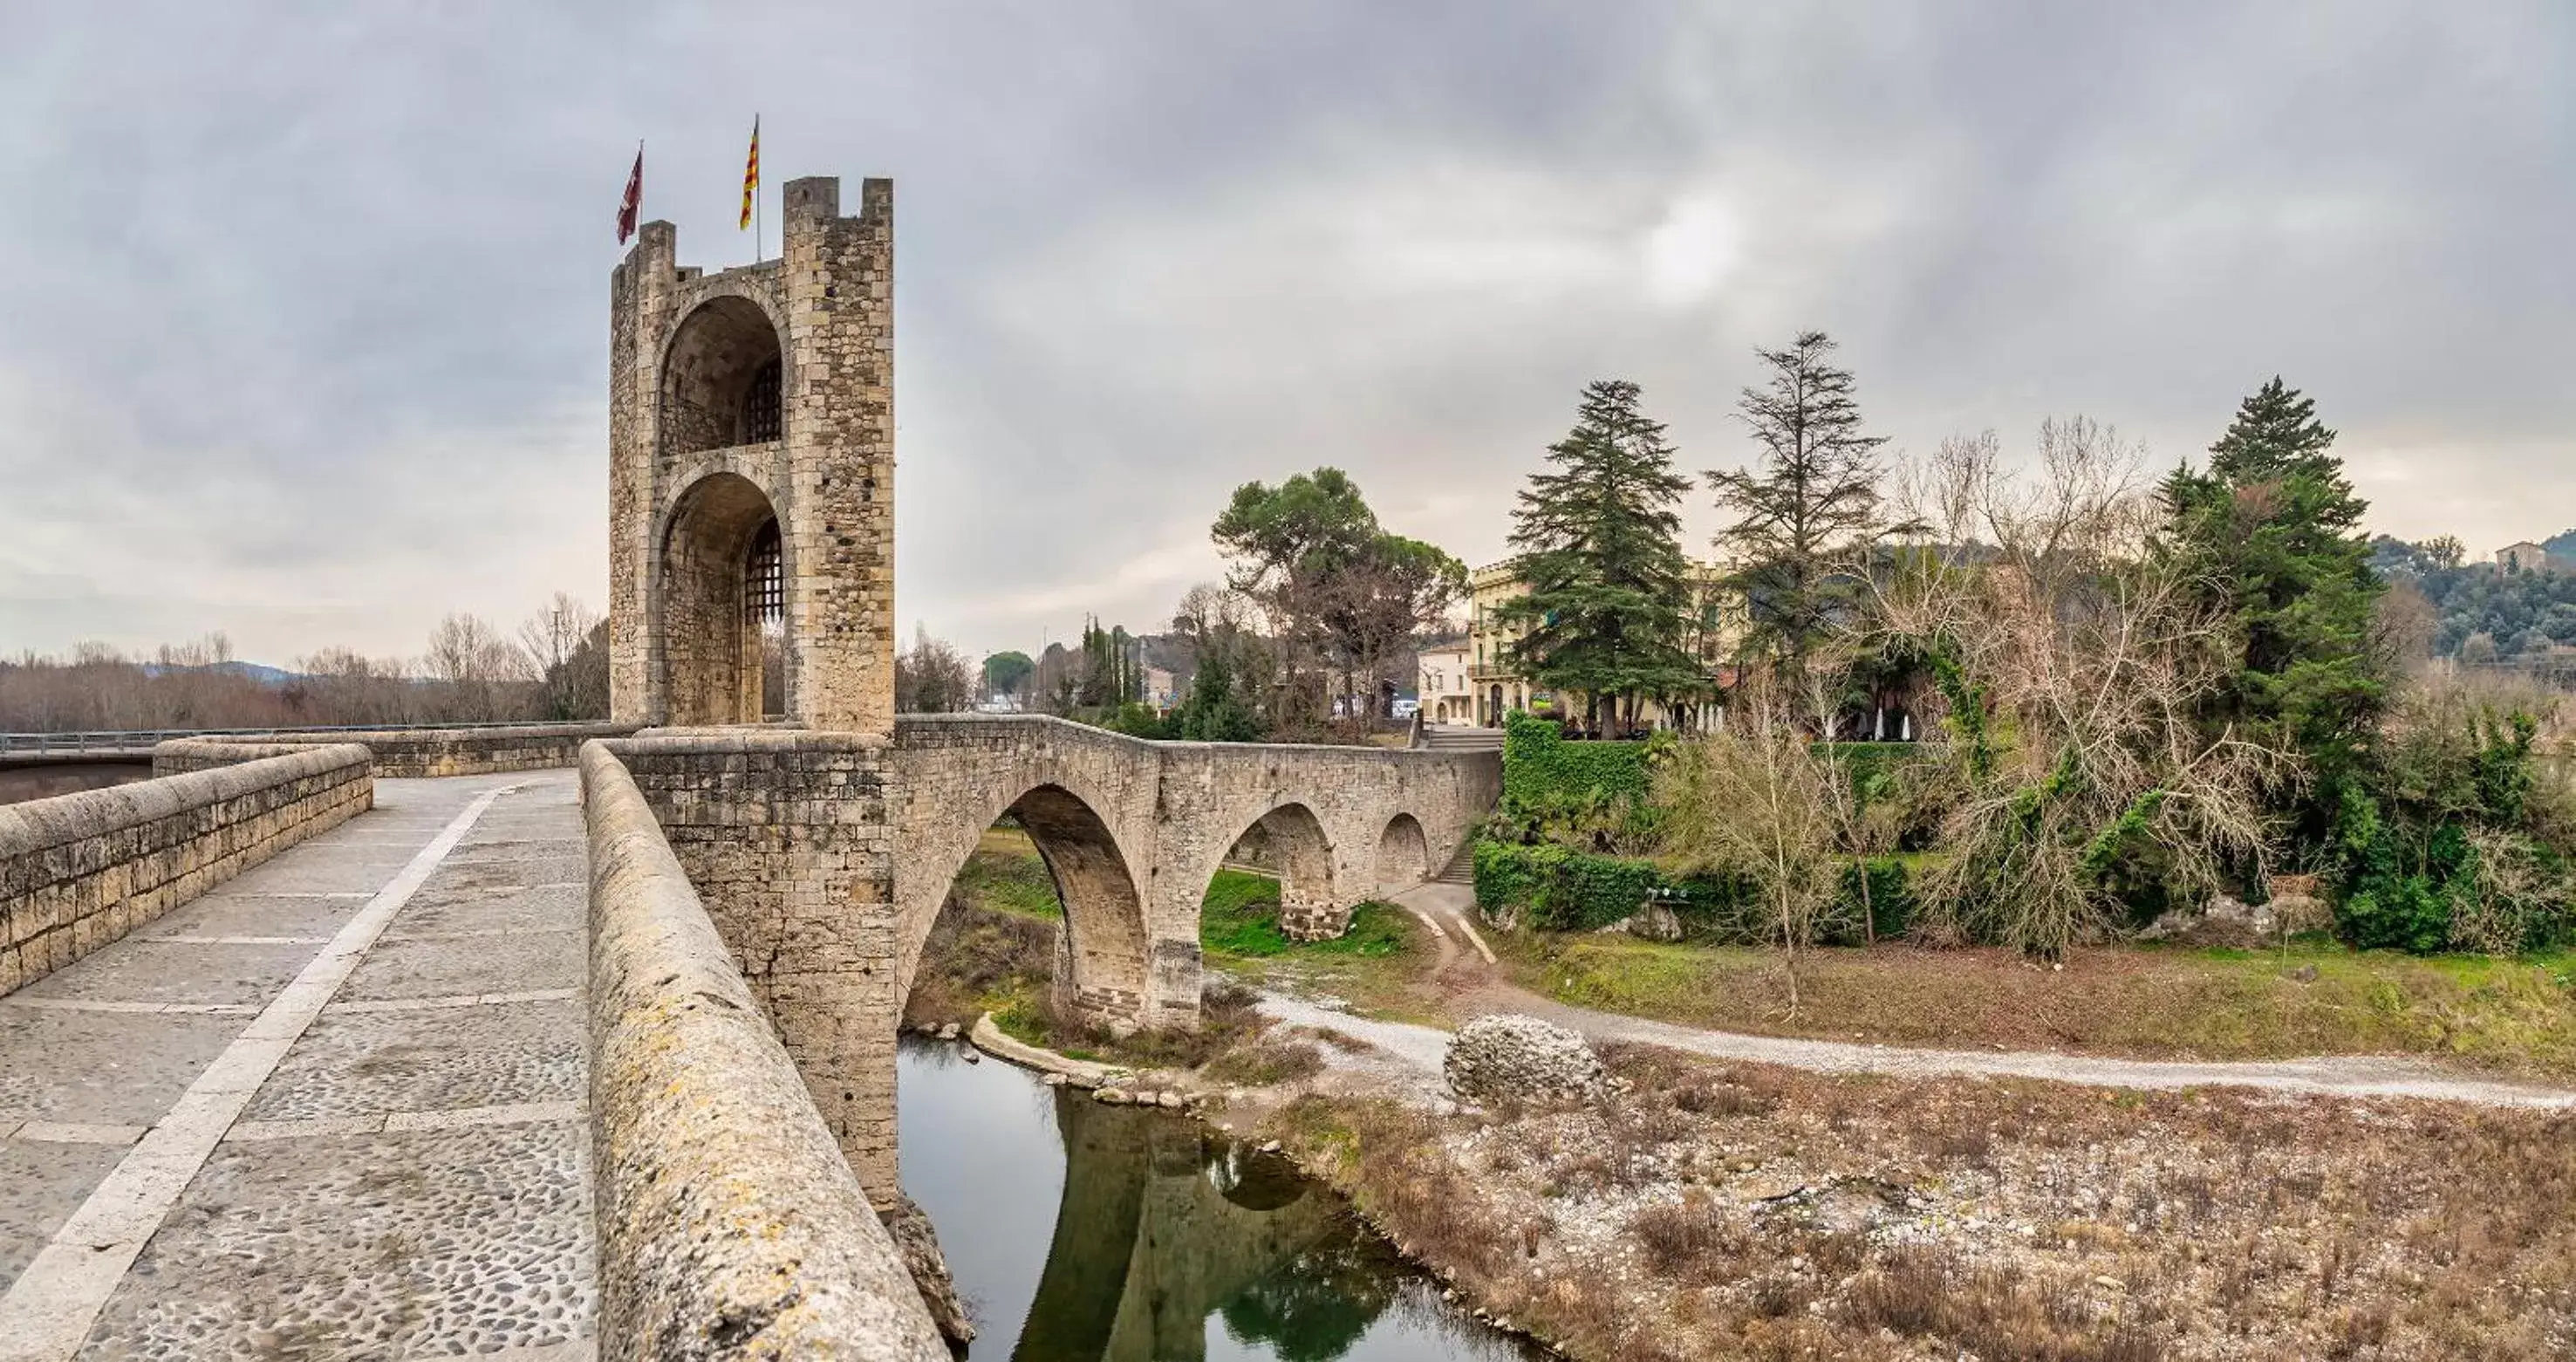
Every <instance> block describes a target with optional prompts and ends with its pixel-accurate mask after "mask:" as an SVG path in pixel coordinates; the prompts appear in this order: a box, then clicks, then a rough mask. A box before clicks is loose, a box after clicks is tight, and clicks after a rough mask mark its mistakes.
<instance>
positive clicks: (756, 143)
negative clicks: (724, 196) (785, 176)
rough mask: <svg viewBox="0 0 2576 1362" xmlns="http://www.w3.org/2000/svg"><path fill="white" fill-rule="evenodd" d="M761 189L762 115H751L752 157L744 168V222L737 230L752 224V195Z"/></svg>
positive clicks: (744, 228) (745, 228)
mask: <svg viewBox="0 0 2576 1362" xmlns="http://www.w3.org/2000/svg"><path fill="white" fill-rule="evenodd" d="M759 191H760V115H758V114H753V115H752V116H751V159H750V160H749V161H747V162H745V163H744V165H743V168H742V222H741V224H740V225H739V226H738V227H737V229H736V230H747V229H749V228H750V226H751V203H752V196H753V195H755V194H757V193H758V192H759Z"/></svg>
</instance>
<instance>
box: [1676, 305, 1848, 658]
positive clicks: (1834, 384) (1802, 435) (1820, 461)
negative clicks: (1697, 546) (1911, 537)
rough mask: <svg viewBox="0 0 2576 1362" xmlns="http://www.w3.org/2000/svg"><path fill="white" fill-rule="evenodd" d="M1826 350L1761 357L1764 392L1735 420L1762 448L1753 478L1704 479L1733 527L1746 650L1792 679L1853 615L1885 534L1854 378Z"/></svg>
mask: <svg viewBox="0 0 2576 1362" xmlns="http://www.w3.org/2000/svg"><path fill="white" fill-rule="evenodd" d="M1833 349H1834V343H1833V341H1832V340H1831V339H1830V338H1828V337H1827V336H1826V335H1825V333H1823V332H1821V331H1809V332H1805V333H1803V334H1801V335H1800V336H1799V337H1798V339H1797V340H1796V342H1795V343H1793V344H1792V345H1790V347H1789V348H1788V349H1785V350H1757V351H1755V352H1754V353H1756V354H1758V355H1760V356H1761V357H1762V362H1763V363H1764V364H1765V365H1768V366H1769V367H1770V369H1771V380H1770V382H1769V383H1768V384H1767V385H1765V386H1763V387H1759V388H1746V389H1745V390H1744V394H1743V396H1742V397H1741V398H1740V399H1738V401H1737V404H1736V407H1737V414H1738V417H1739V419H1741V420H1742V421H1743V422H1744V424H1745V425H1746V426H1747V427H1748V428H1750V429H1751V430H1752V432H1753V438H1754V441H1755V442H1756V443H1758V444H1760V445H1761V446H1762V458H1761V463H1760V466H1759V468H1747V469H1729V470H1712V471H1711V472H1710V473H1709V474H1708V483H1709V487H1710V489H1711V490H1712V491H1714V492H1716V493H1717V503H1718V506H1719V508H1720V509H1722V510H1728V511H1732V512H1733V513H1734V515H1735V520H1734V523H1733V524H1731V525H1729V526H1728V527H1727V529H1726V533H1725V537H1724V539H1722V540H1721V541H1720V542H1722V543H1725V544H1727V545H1728V547H1729V548H1730V550H1731V554H1732V557H1733V559H1734V561H1735V564H1736V568H1735V572H1734V574H1733V576H1732V578H1731V580H1730V585H1732V586H1733V587H1734V588H1735V589H1736V590H1738V591H1740V592H1742V593H1743V595H1744V599H1745V601H1746V603H1747V604H1748V605H1750V607H1751V614H1752V623H1751V629H1750V630H1749V632H1748V634H1747V636H1746V639H1745V644H1746V647H1747V649H1748V651H1750V652H1753V653H1756V654H1769V655H1771V656H1773V657H1776V658H1778V659H1780V660H1781V661H1783V662H1785V663H1786V664H1787V665H1788V666H1789V667H1790V668H1792V669H1793V670H1794V669H1797V668H1799V667H1802V666H1803V665H1804V663H1805V659H1806V656H1807V654H1808V652H1809V650H1811V649H1813V648H1814V647H1815V646H1816V645H1817V644H1819V643H1821V642H1823V641H1824V640H1825V638H1826V637H1827V636H1828V635H1830V634H1831V632H1832V631H1833V629H1834V628H1835V626H1836V623H1837V622H1838V621H1839V620H1841V619H1843V618H1844V617H1845V616H1846V614H1847V612H1848V611H1850V610H1851V609H1852V608H1853V607H1854V605H1855V603H1856V600H1857V597H1858V595H1859V591H1860V587H1861V582H1860V580H1859V579H1858V578H1857V577H1855V576H1854V575H1853V568H1854V566H1855V564H1856V562H1857V561H1858V560H1859V558H1860V557H1861V556H1862V555H1863V554H1865V553H1866V552H1867V550H1868V547H1869V545H1870V544H1872V543H1873V542H1875V541H1876V540H1877V538H1878V537H1879V536H1880V535H1882V534H1884V533H1886V532H1887V526H1886V524H1885V521H1884V518H1883V516H1882V514H1881V511H1880V497H1879V482H1880V480H1881V478H1883V477H1884V476H1885V470H1884V469H1882V468H1881V467H1880V466H1879V461H1878V447H1879V446H1880V445H1882V444H1885V443H1886V440H1885V438H1884V437H1881V436H1876V435H1864V434H1862V433H1861V418H1860V404H1859V403H1858V402H1857V401H1855V400H1854V399H1853V397H1852V375H1851V371H1850V370H1848V369H1838V368H1835V367H1834V366H1833V365H1832V364H1830V363H1828V362H1827V357H1828V356H1830V355H1831V354H1832V352H1833Z"/></svg>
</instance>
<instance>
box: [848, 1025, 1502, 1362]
mask: <svg viewBox="0 0 2576 1362" xmlns="http://www.w3.org/2000/svg"><path fill="white" fill-rule="evenodd" d="M900 1074H901V1078H900V1082H901V1090H900V1098H899V1100H898V1102H897V1106H896V1110H897V1112H898V1114H899V1120H900V1122H901V1126H902V1139H903V1185H904V1190H905V1191H907V1192H909V1193H911V1195H912V1198H913V1200H914V1201H916V1202H919V1203H920V1204H921V1207H922V1209H924V1210H926V1211H928V1212H929V1213H930V1219H931V1223H932V1224H934V1225H936V1226H937V1227H938V1230H939V1242H940V1246H941V1248H942V1249H943V1250H944V1251H945V1252H946V1253H947V1255H948V1265H949V1268H950V1270H951V1271H952V1272H953V1273H954V1274H955V1275H956V1278H957V1287H958V1291H959V1293H960V1294H961V1295H963V1296H964V1297H965V1298H966V1300H967V1302H968V1308H969V1310H970V1311H971V1312H972V1314H973V1316H974V1319H975V1324H976V1327H977V1329H978V1330H979V1331H980V1336H979V1337H978V1338H977V1339H976V1340H975V1344H974V1346H973V1348H972V1349H971V1350H970V1352H969V1356H970V1357H971V1358H976V1359H1002V1358H1008V1359H1011V1362H1197V1360H1198V1359H1201V1358H1206V1359H1211V1360H1212V1362H1534V1360H1535V1359H1538V1358H1542V1357H1545V1356H1546V1355H1547V1354H1545V1353H1544V1352H1542V1351H1540V1350H1538V1349H1536V1348H1534V1347H1532V1346H1530V1345H1529V1344H1527V1343H1526V1342H1524V1341H1522V1340H1519V1339H1517V1338H1515V1337H1513V1336H1510V1335H1506V1334H1503V1333H1501V1332H1499V1331H1497V1330H1494V1329H1492V1328H1490V1327H1488V1326H1486V1325H1484V1324H1481V1323H1479V1322H1478V1321H1476V1320H1475V1319H1474V1318H1473V1317H1472V1316H1470V1315H1468V1314H1466V1313H1465V1312H1463V1311H1461V1310H1460V1309H1459V1308H1458V1307H1456V1306H1455V1305H1452V1304H1449V1303H1447V1302H1444V1301H1442V1300H1441V1299H1440V1290H1439V1287H1438V1285H1437V1284H1436V1283H1434V1282H1433V1281H1432V1280H1431V1279H1430V1278H1429V1277H1428V1276H1426V1275H1425V1274H1423V1273H1422V1272H1421V1271H1419V1270H1418V1269H1415V1268H1413V1267H1412V1266H1410V1265H1409V1264H1407V1263H1405V1262H1404V1261H1403V1260H1402V1259H1400V1258H1398V1257H1397V1256H1396V1255H1395V1253H1394V1251H1393V1250H1392V1249H1391V1248H1389V1247H1388V1246H1387V1244H1386V1243H1385V1241H1384V1240H1382V1239H1380V1238H1378V1237H1377V1236H1376V1235H1375V1234H1374V1233H1372V1232H1371V1231H1370V1230H1369V1229H1368V1227H1367V1226H1365V1225H1363V1224H1361V1223H1360V1221H1359V1220H1358V1219H1357V1217H1355V1216H1353V1215H1352V1214H1351V1212H1350V1210H1349V1208H1348V1207H1347V1206H1346V1205H1345V1204H1343V1202H1342V1201H1341V1199H1340V1198H1339V1197H1337V1196H1335V1195H1334V1194H1333V1193H1331V1192H1330V1191H1329V1190H1327V1189H1325V1188H1323V1187H1321V1186H1319V1185H1317V1184H1315V1183H1312V1182H1310V1181H1308V1180H1307V1179H1305V1178H1304V1177H1302V1176H1301V1175H1299V1174H1298V1173H1297V1172H1296V1171H1295V1169H1294V1168H1292V1167H1290V1166H1289V1165H1288V1163H1287V1162H1286V1161H1285V1160H1284V1159H1280V1158H1278V1157H1277V1156H1275V1155H1263V1154H1259V1153H1256V1152H1254V1151H1253V1150H1252V1149H1250V1148H1249V1147H1247V1146H1245V1145H1243V1144H1241V1143H1240V1142H1236V1141H1230V1140H1227V1139H1225V1138H1223V1137H1221V1136H1217V1135H1214V1134H1212V1133H1209V1132H1206V1131H1204V1130H1203V1129H1202V1128H1201V1127H1200V1126H1199V1125H1198V1123H1196V1122H1195V1121H1192V1120H1190V1119H1188V1118H1186V1117H1183V1116H1181V1115H1179V1114H1177V1113H1169V1112H1159V1111H1140V1110H1136V1109H1134V1108H1129V1107H1110V1106H1103V1105H1101V1104H1099V1103H1097V1102H1094V1101H1092V1100H1091V1099H1090V1096H1089V1094H1087V1093H1082V1092H1078V1091H1076V1090H1073V1089H1069V1088H1049V1087H1046V1086H1045V1085H1043V1084H1041V1083H1039V1082H1038V1081H1037V1077H1036V1075H1034V1074H1030V1073H1028V1072H1026V1071H1024V1070H1021V1069H1018V1068H1015V1067H1013V1066H1011V1065H1008V1064H1004V1063H1001V1062H999V1061H997V1060H986V1061H984V1062H982V1063H980V1064H969V1063H967V1062H965V1061H964V1060H963V1059H962V1058H960V1050H959V1046H958V1045H956V1044H951V1043H947V1042H940V1041H931V1040H923V1039H918V1038H911V1037H907V1038H906V1039H905V1041H904V1044H903V1051H902V1057H901V1060H900Z"/></svg>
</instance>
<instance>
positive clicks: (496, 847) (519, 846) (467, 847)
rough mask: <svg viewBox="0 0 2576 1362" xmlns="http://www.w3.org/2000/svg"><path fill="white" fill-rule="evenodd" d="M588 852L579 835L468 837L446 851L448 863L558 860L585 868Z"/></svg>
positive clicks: (468, 863) (478, 863)
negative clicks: (573, 836)
mask: <svg viewBox="0 0 2576 1362" xmlns="http://www.w3.org/2000/svg"><path fill="white" fill-rule="evenodd" d="M588 854H589V853H588V852H586V851H585V850H583V844H582V843H581V841H580V840H579V839H577V838H570V837H550V838H545V839H542V840H539V839H530V838H496V839H494V840H492V841H484V840H482V839H481V838H468V839H467V840H466V842H465V844H464V845H462V846H460V847H458V848H457V849H456V850H455V851H453V852H451V853H449V854H448V857H447V864H448V865H450V866H460V865H480V864H483V863H484V862H487V861H560V862H563V863H565V864H567V865H569V864H575V863H578V864H579V865H581V866H582V867H583V868H584V869H587V868H588V867H589V864H590V863H589V860H588V859H587V858H588Z"/></svg>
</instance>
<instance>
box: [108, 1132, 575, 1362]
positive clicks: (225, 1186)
mask: <svg viewBox="0 0 2576 1362" xmlns="http://www.w3.org/2000/svg"><path fill="white" fill-rule="evenodd" d="M586 1138H587V1131H586V1127H585V1126H584V1125H583V1123H581V1122H578V1121H558V1122H551V1123H544V1124H533V1125H505V1126H480V1127H471V1128H466V1129H458V1130H434V1131H420V1132H405V1133H390V1134H381V1135H348V1136H325V1137H320V1138H314V1139H304V1140H279V1141H250V1142H237V1143H228V1144H225V1145H223V1146H221V1147H219V1148H218V1149H217V1150H216V1151H215V1154H214V1156H213V1157H212V1158H210V1159H209V1160H208V1161H207V1163H206V1166H205V1167H204V1168H203V1169H202V1170H200V1171H199V1172H198V1174H197V1176H196V1178H195V1180H194V1181H192V1182H191V1183H190V1184H189V1186H188V1190H187V1193H186V1194H185V1195H184V1196H183V1197H182V1198H181V1199H180V1203H179V1206H178V1208H177V1209H176V1210H175V1211H173V1212H172V1214H171V1216H170V1218H169V1219H168V1220H166V1221H164V1222H163V1224H162V1226H161V1230H160V1232H159V1233H158V1234H155V1235H154V1236H153V1237H152V1242H151V1244H150V1245H149V1246H147V1247H146V1248H145V1249H144V1251H143V1255H142V1257H141V1258H139V1259H137V1260H136V1262H135V1264H134V1268H133V1270H132V1272H131V1273H129V1274H128V1276H127V1277H126V1280H125V1282H124V1284H123V1285H122V1286H120V1287H119V1288H118V1290H117V1292H116V1294H115V1295H113V1296H112V1297H110V1298H109V1300H108V1304H107V1308H106V1309H105V1310H104V1311H103V1312H102V1313H101V1315H100V1318H99V1323H98V1327H97V1329H96V1331H95V1332H93V1333H92V1335H91V1336H90V1341H89V1345H88V1346H87V1347H86V1348H84V1349H83V1350H82V1351H81V1353H80V1354H79V1356H80V1357H81V1358H82V1359H83V1362H91V1360H93V1359H95V1360H96V1362H107V1359H120V1358H132V1357H163V1356H178V1357H188V1358H207V1359H241V1360H242V1362H252V1360H253V1359H257V1360H258V1362H269V1360H270V1359H278V1358H297V1359H313V1362H321V1359H339V1358H347V1359H358V1358H391V1357H414V1356H424V1355H435V1354H447V1353H476V1352H485V1351H489V1350H491V1349H495V1348H507V1347H530V1346H542V1345H547V1344H563V1343H569V1342H572V1341H574V1340H575V1339H576V1338H578V1337H580V1336H581V1335H582V1334H583V1333H585V1332H586V1331H587V1330H588V1327H589V1324H588V1321H589V1319H590V1314H591V1309H592V1294H591V1293H592V1287H591V1281H592V1276H593V1273H592V1266H591V1258H590V1243H589V1240H590V1234H589V1220H590V1206H589V1196H588V1183H587V1180H586V1177H585V1169H584V1166H583V1159H584V1152H583V1145H584V1141H585V1140H586Z"/></svg>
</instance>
